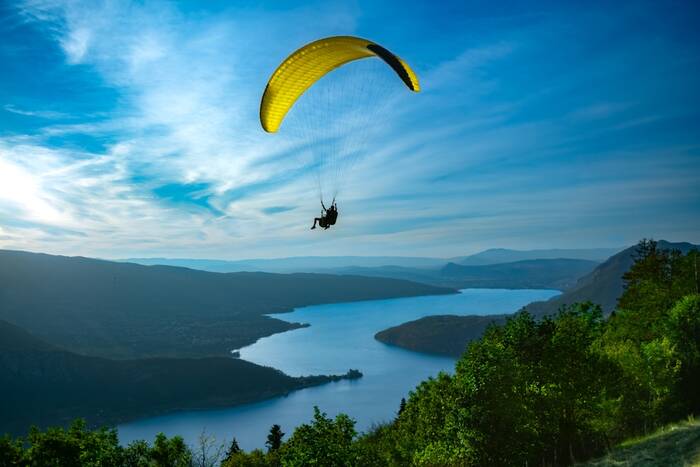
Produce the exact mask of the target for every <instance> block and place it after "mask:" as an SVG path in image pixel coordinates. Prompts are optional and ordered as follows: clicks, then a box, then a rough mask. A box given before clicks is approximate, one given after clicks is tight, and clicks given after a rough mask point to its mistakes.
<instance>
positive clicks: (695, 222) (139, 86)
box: [0, 0, 700, 259]
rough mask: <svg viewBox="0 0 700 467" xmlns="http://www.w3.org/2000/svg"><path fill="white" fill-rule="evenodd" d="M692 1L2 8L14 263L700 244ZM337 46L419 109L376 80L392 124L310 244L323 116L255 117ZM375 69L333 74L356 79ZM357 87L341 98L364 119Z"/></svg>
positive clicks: (2, 175)
mask: <svg viewBox="0 0 700 467" xmlns="http://www.w3.org/2000/svg"><path fill="white" fill-rule="evenodd" d="M613 4H614V7H613V6H612V5H613ZM698 5H699V4H698V3H697V2H692V1H689V2H674V1H668V2H645V1H634V2H622V1H621V2H613V3H611V2H590V1H586V2H580V3H576V2H536V1H532V2H482V1H479V2H472V1H459V2H454V3H451V2H447V1H445V2H434V1H431V2H427V1H426V2H411V1H407V0H403V1H400V2H398V1H397V2H376V1H366V2H365V1H356V2H334V1H328V0H324V1H318V2H289V1H275V2H254V1H235V2H228V1H212V2H206V1H183V2H162V1H139V2H129V1H107V2H100V1H92V0H90V1H84V2H83V1H54V0H30V1H26V2H12V1H7V0H5V1H2V2H0V248H6V249H21V250H30V251H40V252H46V253H52V254H64V255H83V256H95V257H102V258H127V257H148V256H157V257H163V256H167V257H181V258H218V259H242V258H263V257H287V256H305V255H324V256H325V255H405V256H435V257H451V256H458V255H464V254H469V253H474V252H477V251H480V250H483V249H486V248H492V247H502V248H517V249H534V248H579V247H580V248H587V247H622V246H627V245H632V244H634V243H636V242H637V241H638V240H639V239H641V238H643V237H653V238H656V239H666V240H671V241H692V242H695V243H700V28H698V27H697V25H698V24H700V6H698ZM332 35H354V36H360V37H364V38H367V39H370V40H372V41H375V42H377V43H379V44H381V45H383V46H384V47H386V48H388V49H389V50H391V51H393V52H394V53H396V54H397V55H399V56H401V57H402V58H403V59H404V60H405V61H406V62H407V63H409V64H410V65H411V66H412V68H413V69H414V70H415V71H416V74H417V75H418V77H419V79H420V83H421V92H420V93H415V94H414V93H410V92H408V91H407V90H406V89H405V88H403V89H402V88H401V86H402V83H401V81H400V80H399V79H398V78H396V77H391V76H390V77H388V81H386V82H385V81H381V85H377V86H369V87H370V88H371V89H370V90H369V91H368V92H372V91H373V92H374V94H373V95H372V102H377V103H379V104H381V105H379V104H378V105H377V106H376V108H379V109H381V110H382V113H381V117H380V120H379V121H376V120H375V122H372V121H369V122H368V123H367V122H365V123H364V124H365V125H367V127H366V128H370V129H371V130H372V131H355V133H354V135H355V136H348V138H349V139H348V140H347V141H346V144H350V145H352V144H355V143H357V147H356V149H357V148H360V149H358V150H357V151H356V153H354V156H353V157H354V159H353V164H346V166H345V167H344V171H343V172H342V175H341V178H342V191H341V192H340V193H339V195H338V206H339V210H340V217H339V220H338V224H337V225H336V226H334V227H333V228H332V229H330V230H327V231H319V230H315V231H310V230H309V227H310V225H311V223H312V220H313V218H314V216H318V215H319V210H320V207H319V193H318V188H319V183H318V182H319V176H320V178H321V179H322V180H324V181H327V180H328V178H327V177H326V172H323V171H321V172H319V161H323V160H324V159H323V158H324V157H328V156H326V155H324V154H321V152H322V150H323V151H325V150H326V149H324V148H325V146H323V145H322V144H321V143H320V141H321V140H320V139H319V137H318V133H322V131H323V128H324V125H323V124H322V123H321V122H322V121H321V122H319V119H320V118H321V117H320V116H321V115H324V114H323V112H321V111H320V110H319V112H318V113H314V112H313V109H314V106H313V105H312V104H313V102H314V101H313V100H312V97H311V96H312V94H311V92H309V96H310V97H309V100H308V101H305V100H304V98H305V97H306V96H302V98H301V99H300V100H299V102H298V104H299V108H298V109H297V108H296V107H295V108H294V109H292V111H291V112H290V114H289V117H288V120H289V122H287V121H285V123H284V124H283V126H282V128H281V129H280V132H279V133H276V134H268V133H265V132H264V131H263V130H262V129H261V127H260V122H259V117H258V112H259V102H260V97H261V94H262V91H263V90H264V88H265V84H266V82H267V80H268V78H269V77H270V75H271V73H272V72H273V71H274V69H275V68H276V67H277V65H278V64H279V63H280V62H281V61H282V60H283V59H284V58H285V57H286V56H287V55H289V54H290V53H291V52H293V51H294V50H296V49H297V48H298V47H301V46H302V45H304V44H306V43H308V42H310V41H313V40H315V39H319V38H322V37H326V36H332ZM374 60H376V62H371V63H370V59H368V60H365V61H364V62H367V63H370V64H372V63H373V65H372V66H376V65H377V64H379V65H381V62H380V61H379V60H378V59H374ZM363 66H364V65H363V64H362V63H361V62H355V63H351V64H348V65H346V66H345V67H343V69H342V70H345V69H347V70H348V73H351V74H348V75H343V74H342V72H341V70H337V71H335V72H332V73H331V75H329V76H327V77H326V78H327V79H326V78H324V80H326V81H327V82H329V83H333V82H334V81H333V80H334V79H336V78H335V75H334V73H336V74H337V81H335V83H345V82H352V83H355V82H358V81H359V82H362V80H363V78H362V77H363V73H364V72H363V71H362V70H363V68H362V67H363ZM353 67H354V68H353ZM353 72H354V74H353ZM367 73H368V76H369V74H372V73H375V71H371V72H370V71H368V72H367ZM385 78H386V77H384V76H382V77H380V78H376V79H377V80H380V79H381V80H384V79H385ZM391 78H393V81H392V79H391ZM344 80H345V81H344ZM368 80H369V78H368ZM326 81H324V82H326ZM367 82H371V81H367ZM322 86H323V85H322V84H319V87H322ZM329 86H330V85H329ZM337 86H338V87H336V88H334V89H335V90H334V92H335V93H336V94H334V95H336V96H337V94H338V93H339V92H340V94H341V95H342V96H345V95H344V94H343V91H342V90H343V89H345V87H344V86H345V85H343V86H340V85H337ZM363 89H365V88H363V87H361V86H360V85H357V86H356V87H354V88H351V86H350V84H348V94H347V96H349V97H348V99H345V100H344V101H343V102H344V103H345V104H347V103H348V102H352V103H360V104H358V106H356V107H354V110H353V111H354V112H356V114H357V115H361V116H365V115H367V117H366V118H367V119H368V120H369V118H370V117H369V115H370V112H369V111H365V108H364V107H362V106H363V105H366V104H367V102H368V101H367V99H359V98H358V96H359V95H360V93H361V92H362V90H363ZM353 92H354V94H353ZM353 96H354V97H353ZM353 99H354V100H353ZM370 107H371V106H370ZM297 110H298V112H297V113H295V111H297ZM374 118H378V117H376V116H375V117H374ZM305 119H306V120H309V119H310V120H311V123H308V124H309V125H314V124H315V125H316V127H315V129H316V131H317V132H318V133H317V134H314V135H311V136H309V135H308V134H307V132H304V131H301V130H300V128H301V123H299V122H304V121H306V120H305ZM314 119H316V120H315V121H316V123H314ZM295 122H296V123H295ZM340 126H342V127H343V128H345V126H344V125H340ZM347 128H352V127H351V126H348V127H347ZM352 131H354V130H352ZM358 134H359V135H369V136H366V137H364V139H363V141H362V143H361V144H360V142H359V139H358V138H357V135H358ZM348 142H349V143H348Z"/></svg>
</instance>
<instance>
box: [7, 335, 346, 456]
mask: <svg viewBox="0 0 700 467" xmlns="http://www.w3.org/2000/svg"><path fill="white" fill-rule="evenodd" d="M355 376H357V375H355ZM338 379H340V377H334V376H311V377H305V378H293V377H290V376H287V375H285V374H284V373H282V372H280V371H278V370H275V369H273V368H268V367H262V366H259V365H255V364H253V363H249V362H246V361H243V360H239V359H234V358H230V357H211V358H150V359H141V360H109V359H105V358H99V357H87V356H83V355H77V354H75V353H71V352H66V351H64V350H61V349H58V348H56V347H53V346H51V345H49V344H47V343H45V342H43V341H41V340H40V339H37V338H35V337H33V336H32V335H30V334H29V333H27V332H26V331H24V330H22V329H20V328H18V327H17V326H14V325H12V324H10V323H7V322H5V321H0V413H1V414H2V417H0V433H3V432H5V431H12V432H25V431H26V430H27V428H28V427H29V425H32V424H34V425H38V426H46V425H49V424H67V422H69V421H71V420H72V419H74V418H75V417H83V418H85V419H87V420H88V421H89V422H90V423H91V424H95V423H116V422H121V421H125V420H129V419H131V418H134V417H137V416H146V415H153V414H159V413H163V412H167V411H171V410H177V409H193V408H204V407H207V408H208V407H219V406H226V407H228V406H232V405H236V404H242V403H245V402H251V401H257V400H261V399H266V398H269V397H273V396H279V395H283V394H287V393H288V392H290V391H293V390H295V389H300V388H303V387H308V386H313V385H317V384H322V383H326V382H329V381H335V380H338ZM0 465H3V464H2V462H0Z"/></svg>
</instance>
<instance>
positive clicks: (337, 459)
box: [281, 407, 357, 466]
mask: <svg viewBox="0 0 700 467" xmlns="http://www.w3.org/2000/svg"><path fill="white" fill-rule="evenodd" d="M356 434H357V433H356V432H355V421H354V420H352V419H351V418H350V417H348V416H347V415H345V414H340V415H338V416H337V417H335V419H330V418H328V417H327V416H326V414H325V413H322V412H321V411H320V410H319V409H318V407H314V420H313V422H311V423H309V424H304V425H301V426H299V427H297V429H296V430H294V434H293V435H292V437H291V438H290V439H289V441H287V442H286V443H285V444H284V446H283V447H282V449H281V461H282V465H289V466H304V465H319V466H327V465H333V466H353V465H356V462H355V458H354V455H353V449H352V441H353V438H354V437H355V435H356Z"/></svg>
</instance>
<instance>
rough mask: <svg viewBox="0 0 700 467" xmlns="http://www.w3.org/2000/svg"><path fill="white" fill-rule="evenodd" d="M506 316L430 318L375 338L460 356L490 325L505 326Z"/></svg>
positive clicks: (400, 345) (427, 350)
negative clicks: (503, 324)
mask: <svg viewBox="0 0 700 467" xmlns="http://www.w3.org/2000/svg"><path fill="white" fill-rule="evenodd" d="M506 316H507V315H492V316H455V315H436V316H427V317H425V318H420V319H417V320H415V321H409V322H407V323H403V324H400V325H398V326H394V327H391V328H388V329H385V330H383V331H380V332H378V333H377V334H375V335H374V338H375V339H377V340H378V341H380V342H383V343H385V344H389V345H396V346H398V347H402V348H404V349H408V350H413V351H415V352H425V353H434V354H440V355H448V356H450V357H459V356H460V355H462V353H463V352H464V349H465V348H466V345H467V344H468V343H469V342H470V341H472V340H475V339H479V338H480V337H481V335H482V334H483V333H484V330H485V329H486V328H487V326H488V325H489V324H491V323H498V324H502V323H503V322H505V317H506Z"/></svg>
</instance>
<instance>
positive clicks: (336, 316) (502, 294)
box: [118, 289, 559, 450]
mask: <svg viewBox="0 0 700 467" xmlns="http://www.w3.org/2000/svg"><path fill="white" fill-rule="evenodd" d="M558 294H559V291H556V290H504V289H465V290H462V291H461V293H459V294H455V295H438V296H427V297H412V298H398V299H390V300H372V301H365V302H352V303H340V304H330V305H318V306H310V307H306V308H299V309H296V310H294V311H293V312H291V313H284V314H276V315H274V317H275V318H279V319H283V320H287V321H296V322H302V323H309V324H310V325H311V326H310V327H308V328H302V329H296V330H293V331H289V332H285V333H281V334H275V335H273V336H270V337H266V338H263V339H260V340H259V341H258V342H256V343H255V344H253V345H250V346H248V347H245V348H243V349H241V350H240V353H241V358H243V359H245V360H248V361H251V362H254V363H258V364H260V365H267V366H271V367H274V368H278V369H280V370H282V371H284V372H285V373H287V374H289V375H293V376H299V375H310V374H341V373H345V372H346V371H347V370H348V369H350V368H356V369H358V370H360V371H362V373H363V374H364V376H363V377H362V378H361V379H359V380H354V381H340V382H337V383H330V384H326V385H323V386H317V387H313V388H308V389H303V390H300V391H295V392H293V393H291V394H290V395H288V396H285V397H278V398H275V399H271V400H267V401H263V402H258V403H255V404H247V405H243V406H237V407H232V408H228V409H213V410H200V411H184V412H178V413H175V414H171V415H165V416H160V417H153V418H147V419H143V420H138V421H134V422H131V423H126V424H123V425H120V426H119V427H118V429H119V438H120V440H121V442H122V443H129V442H130V441H132V440H135V439H145V440H149V441H152V440H153V438H154V437H155V435H156V434H157V433H159V432H163V433H165V434H166V435H168V436H174V435H180V436H183V437H184V438H185V440H186V441H187V442H188V443H190V444H193V445H194V444H195V443H196V442H197V438H198V437H199V435H200V434H201V433H202V431H203V430H206V433H207V434H210V435H214V436H215V437H216V439H217V440H218V441H219V442H226V441H229V440H230V439H231V438H232V437H233V436H235V437H236V439H237V440H238V442H239V444H240V445H241V447H242V448H243V449H246V450H250V449H254V448H258V447H260V448H261V447H264V444H265V439H266V436H267V432H268V431H269V429H270V426H272V425H273V424H274V423H277V424H279V425H281V426H282V430H283V431H284V432H285V433H288V434H291V432H292V431H293V430H294V427H296V426H298V425H300V424H302V423H306V422H308V421H309V420H310V419H311V417H312V414H313V406H314V405H317V406H318V407H319V408H320V409H321V410H322V411H324V412H327V413H328V414H329V415H331V416H335V415H336V414H338V413H341V412H344V413H347V414H348V415H350V416H351V417H352V418H354V419H355V420H356V421H357V425H356V428H357V429H358V431H363V430H366V429H367V428H369V427H371V426H372V424H375V423H381V422H384V421H389V420H391V419H393V417H394V416H395V414H396V410H397V409H398V406H399V402H400V401H401V398H402V397H406V396H407V395H408V393H409V391H410V390H411V389H413V388H414V387H415V386H416V385H417V384H418V383H419V382H420V381H422V380H424V379H426V378H428V377H430V376H435V375H437V374H438V373H439V372H440V371H449V372H451V371H452V369H453V366H454V362H455V361H454V359H452V358H446V357H441V356H435V355H425V354H420V353H417V352H411V351H407V350H403V349H400V348H397V347H392V346H389V345H385V344H382V343H381V342H378V341H376V340H375V339H374V335H375V334H376V333H377V332H378V331H381V330H383V329H386V328H388V327H391V326H396V325H398V324H401V323H404V322H406V321H411V320H415V319H418V318H421V317H424V316H430V315H441V314H455V315H492V314H502V313H510V312H514V311H517V310H518V309H519V308H520V307H522V306H523V305H526V304H528V303H530V302H532V301H535V300H546V299H548V298H550V297H553V296H555V295H558ZM285 439H286V438H285Z"/></svg>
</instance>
